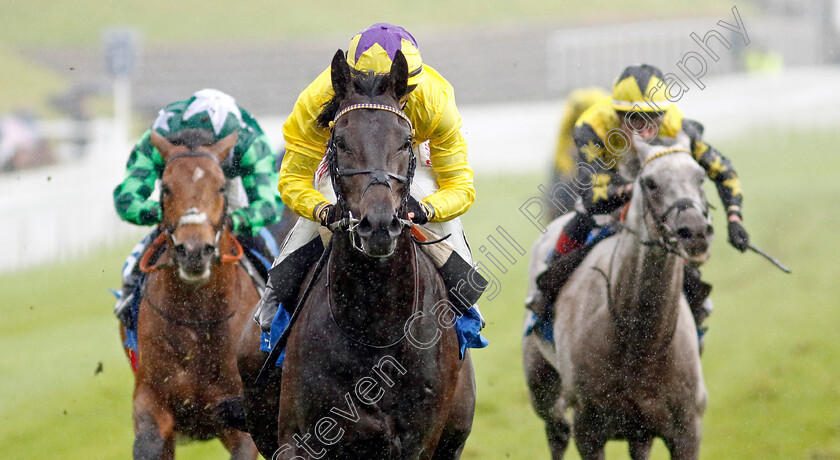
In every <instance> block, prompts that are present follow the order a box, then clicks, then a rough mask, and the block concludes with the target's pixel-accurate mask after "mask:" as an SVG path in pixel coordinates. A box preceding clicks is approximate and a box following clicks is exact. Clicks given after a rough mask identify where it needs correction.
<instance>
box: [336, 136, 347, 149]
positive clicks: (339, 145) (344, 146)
mask: <svg viewBox="0 0 840 460" xmlns="http://www.w3.org/2000/svg"><path fill="white" fill-rule="evenodd" d="M335 146H336V147H337V148H338V149H339V150H347V143H345V142H344V139H342V138H340V137H339V138H337V139H336V140H335Z"/></svg>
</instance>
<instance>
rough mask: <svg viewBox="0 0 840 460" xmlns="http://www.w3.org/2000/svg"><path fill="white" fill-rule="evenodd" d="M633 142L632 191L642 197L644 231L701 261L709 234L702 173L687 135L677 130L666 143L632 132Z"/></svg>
mask: <svg viewBox="0 0 840 460" xmlns="http://www.w3.org/2000/svg"><path fill="white" fill-rule="evenodd" d="M633 145H634V146H635V147H636V151H637V153H638V155H639V161H640V164H641V170H640V171H639V177H638V181H637V183H636V185H637V187H636V190H637V192H635V193H639V194H640V195H641V197H642V198H643V199H644V206H645V209H646V216H645V222H646V225H647V230H648V233H649V234H650V235H651V236H653V237H654V238H660V239H661V241H663V242H664V244H665V245H666V246H669V247H670V248H671V249H673V250H674V251H675V252H677V253H678V254H680V255H681V256H682V257H683V258H685V259H686V260H689V261H691V262H695V263H702V262H705V261H706V260H707V259H708V258H709V249H710V245H711V242H712V236H713V229H712V225H711V221H710V217H709V213H708V204H707V202H706V195H705V193H704V191H703V180H704V179H705V178H706V173H705V171H703V168H701V167H700V165H698V164H697V161H695V160H694V158H693V157H692V155H691V150H690V140H689V138H688V136H687V135H686V134H685V133H683V132H681V133H680V134H679V135H678V136H677V138H676V141H675V142H674V144H673V145H670V146H669V145H649V144H646V143H645V142H644V141H643V140H642V139H641V138H640V137H638V136H634V139H633ZM635 193H634V195H635Z"/></svg>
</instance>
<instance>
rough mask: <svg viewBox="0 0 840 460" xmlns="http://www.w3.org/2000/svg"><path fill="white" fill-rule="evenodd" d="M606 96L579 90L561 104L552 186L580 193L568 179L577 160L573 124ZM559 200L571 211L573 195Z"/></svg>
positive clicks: (594, 90)
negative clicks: (565, 186) (567, 188)
mask: <svg viewBox="0 0 840 460" xmlns="http://www.w3.org/2000/svg"><path fill="white" fill-rule="evenodd" d="M607 96H609V93H607V92H606V91H605V90H603V89H601V88H599V87H597V86H592V87H588V88H579V89H576V90H574V91H572V92H571V93H569V95H568V96H566V101H565V103H564V104H563V116H562V118H561V119H560V126H559V129H558V135H557V144H556V146H555V148H554V158H553V159H552V161H553V164H554V168H553V170H552V177H551V183H552V184H557V183H563V184H565V185H567V186H569V187H571V188H573V189H574V191H575V192H576V193H578V194H579V193H580V192H581V190H580V189H579V187H577V186H576V185H575V184H574V182H573V181H572V180H571V177H570V174H571V172H572V169H573V168H574V166H575V163H577V158H578V148H577V146H576V145H575V139H574V132H575V122H576V121H577V119H578V118H579V117H580V116H581V114H583V112H584V111H586V109H588V108H589V107H591V106H592V105H593V104H595V103H596V102H598V101H599V100H601V99H603V98H605V97H607ZM559 198H560V199H561V200H564V201H563V202H562V203H561V204H562V205H563V208H565V209H571V208H572V206H574V196H573V195H571V194H564V195H561V196H560V197H559ZM555 209H557V211H559V208H555V207H552V210H555ZM560 214H561V213H559V212H555V213H554V215H553V216H552V217H557V216H559V215H560Z"/></svg>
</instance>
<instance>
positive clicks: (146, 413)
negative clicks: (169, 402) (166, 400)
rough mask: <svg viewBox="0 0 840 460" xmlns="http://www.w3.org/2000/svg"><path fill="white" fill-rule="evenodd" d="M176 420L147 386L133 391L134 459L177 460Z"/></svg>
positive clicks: (141, 386) (140, 386)
mask: <svg viewBox="0 0 840 460" xmlns="http://www.w3.org/2000/svg"><path fill="white" fill-rule="evenodd" d="M174 430H175V418H174V417H173V415H172V412H170V411H169V409H168V408H167V407H165V405H164V404H163V401H159V400H158V399H157V398H156V397H155V396H154V392H153V391H152V389H151V388H149V387H148V386H147V385H142V384H141V385H139V386H138V387H137V388H136V389H135V390H134V458H135V460H139V459H143V460H145V459H149V460H153V459H154V460H157V459H173V458H175V432H174Z"/></svg>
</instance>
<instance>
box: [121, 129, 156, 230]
mask: <svg viewBox="0 0 840 460" xmlns="http://www.w3.org/2000/svg"><path fill="white" fill-rule="evenodd" d="M150 136H151V130H149V131H146V133H145V134H143V137H141V138H140V140H139V141H138V142H137V144H136V145H135V146H134V148H133V149H132V150H131V154H130V155H129V156H128V162H127V163H126V169H125V177H124V178H123V181H122V183H120V184H119V185H118V186H117V187H116V188H115V189H114V207H115V208H116V211H117V215H119V216H120V219H122V220H124V221H126V222H129V223H132V224H135V225H154V224H157V223H158V222H160V219H161V217H162V214H163V213H162V210H161V207H160V203H158V202H157V201H154V200H150V199H149V196H151V194H152V192H153V191H154V189H155V181H156V180H157V179H158V178H159V177H160V174H161V173H162V172H163V167H164V161H163V159H162V158H161V157H160V154H159V153H158V151H157V149H155V148H154V146H153V145H152V143H151V141H150V140H149V137H150Z"/></svg>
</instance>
